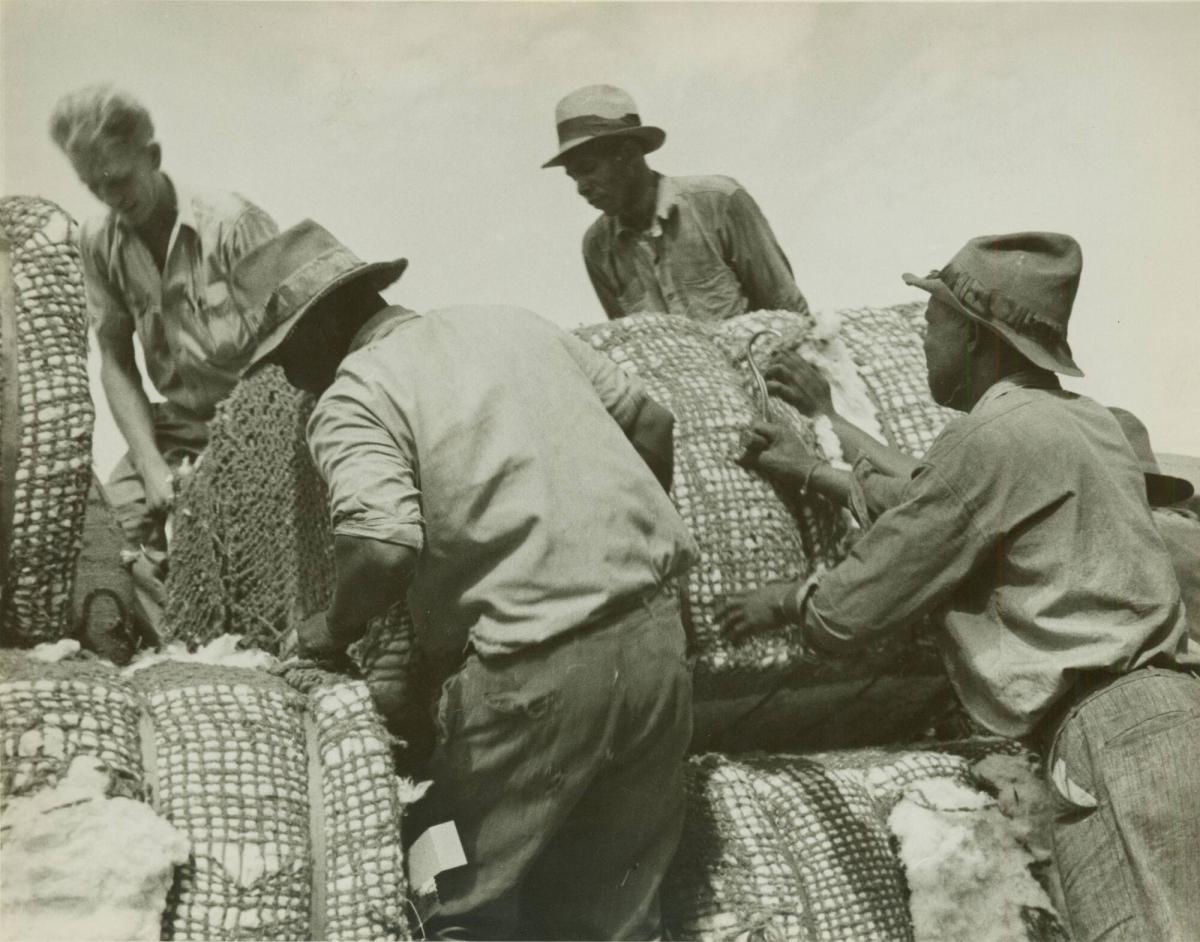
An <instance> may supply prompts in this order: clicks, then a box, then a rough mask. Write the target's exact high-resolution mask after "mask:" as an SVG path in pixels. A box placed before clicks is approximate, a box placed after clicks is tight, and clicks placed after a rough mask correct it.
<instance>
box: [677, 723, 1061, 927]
mask: <svg viewBox="0 0 1200 942" xmlns="http://www.w3.org/2000/svg"><path fill="white" fill-rule="evenodd" d="M959 745H960V744H958V743H950V744H940V745H938V746H934V747H931V748H930V750H929V751H914V750H891V751H885V750H861V751H849V752H838V753H828V754H824V755H813V756H793V755H761V754H759V755H749V756H742V757H737V758H734V757H729V756H723V755H717V754H709V755H704V756H697V757H693V758H692V759H691V760H690V762H689V765H688V769H687V817H686V819H685V823H684V830H683V836H682V839H681V842H680V847H679V851H678V853H677V854H676V856H675V860H674V862H673V863H672V865H671V868H670V870H669V871H668V873H667V877H666V880H665V881H664V885H663V916H664V920H665V923H666V926H667V929H668V931H669V932H670V934H671V937H672V938H686V939H699V940H712V942H717V940H729V939H761V940H784V939H787V940H797V942H818V940H820V942H835V940H836V942H873V940H878V942H896V940H905V939H908V940H912V939H913V938H914V926H913V918H912V909H911V906H912V904H913V900H912V896H911V891H910V888H909V886H908V884H907V880H906V875H905V868H904V865H903V864H902V862H901V859H900V857H899V856H898V841H897V838H896V836H895V835H894V834H893V833H892V830H891V829H890V827H889V816H890V815H891V813H892V811H893V809H895V808H896V806H897V804H898V803H899V802H900V801H901V800H902V798H904V797H905V796H906V795H908V794H911V792H909V791H908V790H909V789H911V788H913V787H914V786H920V785H922V784H923V783H928V782H933V781H943V782H945V781H948V782H951V783H953V784H955V785H959V786H962V787H965V788H967V789H970V790H971V791H973V792H982V791H983V790H984V786H983V784H982V783H981V781H980V780H979V778H978V776H977V775H976V774H975V772H974V770H973V763H974V762H976V761H977V760H978V759H979V758H981V757H983V756H986V755H989V754H992V753H995V752H1009V751H1011V750H1012V746H1013V744H1011V743H1010V742H1009V741H1005V740H995V739H991V740H978V741H975V742H971V743H965V744H962V745H963V746H964V747H965V748H962V749H960V748H959ZM980 797H981V798H983V795H982V794H981V795H980ZM984 800H985V801H986V799H984ZM981 804H982V802H981ZM984 810H985V809H983V808H979V809H973V810H972V812H970V813H973V814H978V813H980V812H982V811H984ZM1012 813H1015V814H1017V815H1018V816H1020V815H1021V814H1023V813H1025V812H1024V811H1021V812H1012ZM1020 826H1021V825H1018V827H1020ZM994 850H995V853H997V854H1000V853H1004V852H1011V851H1012V848H1010V847H1002V846H1000V845H999V844H997V845H996V846H995V848H994ZM1027 876H1028V878H1029V879H1030V880H1033V879H1034V877H1033V875H1032V874H1027ZM975 889H978V890H979V891H981V892H984V893H986V892H988V891H991V892H992V893H994V892H995V891H996V890H999V892H1000V893H1001V894H1002V893H1003V888H1002V887H1000V888H988V887H979V888H972V889H971V890H969V892H974V891H975ZM994 898H995V897H994V896H993V900H994ZM967 902H968V903H969V902H970V900H967ZM1027 909H1028V911H1026V910H1025V909H1022V910H1021V911H1020V913H1019V917H1018V920H1017V922H1018V926H1019V928H1018V929H1017V932H1016V933H1015V934H1013V935H1012V936H1010V937H1009V938H1010V942H1017V940H1018V939H1027V940H1030V942H1036V940H1041V942H1065V940H1066V936H1065V934H1064V933H1063V930H1062V927H1061V925H1060V923H1059V922H1058V919H1057V916H1056V915H1055V913H1054V911H1053V907H1052V906H1048V905H1047V906H1042V907H1032V906H1031V907H1027ZM922 928H925V927H922ZM985 935H986V937H988V938H996V937H997V936H996V935H995V934H994V933H992V934H990V935H989V934H986V933H982V932H981V933H980V935H979V936H977V937H980V938H982V937H984V936H985ZM916 936H917V937H918V938H926V939H928V938H930V936H929V935H928V934H927V933H924V934H923V933H916ZM955 938H962V937H961V936H955Z"/></svg>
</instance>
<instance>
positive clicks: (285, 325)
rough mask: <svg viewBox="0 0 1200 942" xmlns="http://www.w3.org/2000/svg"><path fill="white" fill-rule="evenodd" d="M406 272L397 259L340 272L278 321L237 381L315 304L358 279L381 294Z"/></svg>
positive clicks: (269, 354) (271, 352)
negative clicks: (288, 314)
mask: <svg viewBox="0 0 1200 942" xmlns="http://www.w3.org/2000/svg"><path fill="white" fill-rule="evenodd" d="M406 268H408V259H406V258H398V259H395V260H393V261H390V262H368V263H365V264H363V265H359V266H358V267H357V268H352V269H350V270H349V271H346V272H342V274H340V275H338V276H337V277H336V278H334V279H332V280H331V281H330V282H329V284H327V285H325V287H323V288H322V289H321V290H320V291H318V292H317V293H316V294H315V295H313V297H312V298H311V299H310V300H309V301H308V302H307V303H306V304H305V305H304V306H303V307H300V308H297V309H296V311H295V313H293V314H292V316H291V317H289V318H288V319H287V320H285V321H281V322H280V323H279V324H277V325H276V326H275V327H274V329H272V330H271V332H270V333H268V334H267V335H266V336H265V337H263V338H262V339H261V340H259V342H258V346H257V347H255V348H254V355H253V356H252V357H251V358H250V362H249V363H247V364H246V366H245V367H244V368H243V369H242V372H241V374H240V376H241V378H243V379H244V378H246V377H247V376H249V375H250V374H251V373H254V372H256V371H257V370H258V369H259V368H260V367H263V366H266V365H267V364H268V363H270V362H271V360H272V358H273V356H274V355H275V354H276V353H278V351H279V348H280V347H281V346H283V344H284V343H286V342H287V340H288V338H289V337H291V335H292V334H293V333H294V332H295V331H296V328H297V327H299V326H300V321H301V320H302V319H303V318H304V315H305V314H307V313H308V312H309V311H311V310H312V309H313V306H314V305H315V304H316V303H317V302H318V301H321V300H322V299H324V298H327V297H329V295H330V294H332V293H333V292H334V291H337V290H338V289H339V288H343V287H345V286H346V285H348V284H349V283H350V282H352V281H358V280H359V279H362V280H364V281H366V282H367V283H368V284H369V285H370V286H371V287H372V288H373V289H374V290H375V291H383V290H384V289H385V288H387V287H388V286H389V285H391V284H393V283H395V282H396V281H397V280H398V279H399V278H400V276H401V275H403V274H404V270H405V269H406Z"/></svg>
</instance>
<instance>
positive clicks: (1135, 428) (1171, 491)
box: [1108, 406, 1196, 507]
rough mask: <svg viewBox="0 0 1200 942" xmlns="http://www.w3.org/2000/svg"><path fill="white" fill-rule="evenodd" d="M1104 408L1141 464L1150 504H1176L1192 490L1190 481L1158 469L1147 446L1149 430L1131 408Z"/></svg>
mask: <svg viewBox="0 0 1200 942" xmlns="http://www.w3.org/2000/svg"><path fill="white" fill-rule="evenodd" d="M1108 411H1109V412H1111V413H1112V414H1113V416H1114V417H1115V418H1116V420H1117V423H1118V424H1119V425H1120V426H1121V431H1122V432H1124V433H1125V438H1126V439H1127V440H1128V441H1129V445H1130V447H1131V448H1132V449H1133V453H1134V455H1136V456H1137V460H1138V461H1139V462H1140V463H1141V465H1142V474H1143V475H1144V476H1145V478H1146V498H1147V499H1148V500H1149V501H1150V503H1151V504H1152V505H1153V506H1155V507H1165V506H1168V505H1170V504H1177V503H1179V502H1180V501H1184V500H1187V499H1188V498H1189V497H1191V496H1192V495H1193V494H1194V493H1195V492H1196V489H1195V488H1194V487H1192V482H1191V481H1188V480H1186V479H1185V478H1177V477H1175V476H1174V475H1171V474H1163V473H1162V469H1161V468H1159V466H1158V459H1157V458H1155V457H1154V449H1153V448H1151V447H1150V433H1149V432H1148V431H1146V426H1145V425H1144V424H1143V423H1142V420H1141V419H1139V418H1138V417H1137V416H1136V415H1134V414H1133V413H1132V412H1129V411H1127V410H1125V409H1119V408H1117V407H1116V406H1110V407H1109V409H1108Z"/></svg>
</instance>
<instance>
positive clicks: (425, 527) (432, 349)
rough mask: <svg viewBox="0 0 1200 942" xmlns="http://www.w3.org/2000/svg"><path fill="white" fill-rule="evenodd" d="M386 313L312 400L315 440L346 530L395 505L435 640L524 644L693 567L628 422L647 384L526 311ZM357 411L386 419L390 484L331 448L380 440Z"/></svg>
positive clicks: (420, 606)
mask: <svg viewBox="0 0 1200 942" xmlns="http://www.w3.org/2000/svg"><path fill="white" fill-rule="evenodd" d="M376 323H377V322H373V324H369V325H367V327H366V328H364V332H363V333H364V334H366V335H367V336H368V337H369V339H367V340H366V342H365V344H364V345H363V346H362V347H361V348H360V349H358V350H357V351H355V352H353V353H351V354H350V356H348V357H347V358H346V359H345V360H344V361H343V364H342V368H341V370H340V371H339V374H338V378H337V379H336V380H335V381H334V384H333V385H332V386H331V387H330V388H329V390H328V391H327V392H326V393H325V395H324V396H323V397H322V399H321V401H320V403H319V404H318V406H317V409H316V411H315V412H314V416H313V419H312V423H311V424H310V431H309V435H310V443H311V444H312V448H313V453H314V458H315V459H316V461H317V464H318V466H319V467H321V468H322V470H323V471H326V477H327V480H329V481H330V486H331V502H332V506H333V508H334V517H335V520H334V523H335V526H336V525H338V523H339V519H338V517H339V513H342V514H343V516H344V515H346V514H349V515H350V516H351V517H353V516H354V515H355V514H358V513H363V514H365V515H367V516H370V515H376V516H378V515H380V514H382V515H384V516H389V515H390V517H391V525H392V526H393V527H394V534H396V535H395V539H396V541H397V542H407V543H408V545H411V546H414V548H418V549H420V550H421V553H420V558H419V563H418V567H417V572H416V575H415V577H414V580H413V583H412V587H411V590H410V604H411V607H412V610H413V612H414V616H415V618H416V619H417V621H418V625H419V627H422V628H424V627H426V626H428V627H429V628H431V629H435V630H436V635H437V638H436V639H434V638H430V639H429V641H430V642H431V643H433V642H434V641H436V643H438V644H439V645H445V644H446V643H447V640H448V639H450V640H453V642H455V643H460V644H461V642H462V641H464V640H465V638H466V635H467V633H468V631H470V632H471V638H472V640H473V641H474V643H475V644H476V647H477V648H479V649H481V650H485V651H492V652H493V653H496V652H501V651H506V650H513V649H516V648H519V647H522V646H525V645H528V644H531V643H536V642H538V641H541V640H544V639H546V638H548V637H551V636H554V635H556V634H559V633H561V632H564V631H567V630H569V629H572V628H574V627H577V626H579V625H583V624H586V623H588V622H590V621H593V620H595V619H596V618H597V617H598V616H600V615H601V614H603V613H605V612H608V611H611V610H612V609H613V608H614V607H616V606H620V605H621V604H625V603H627V602H628V601H629V600H630V599H636V598H637V597H639V595H641V594H644V593H645V592H647V591H650V590H652V589H653V588H655V587H656V586H658V585H661V584H663V583H664V582H667V581H669V580H670V579H671V578H672V577H673V576H675V575H677V574H678V573H679V572H681V571H682V570H683V569H684V568H686V565H687V563H688V561H689V559H690V553H691V549H690V547H691V541H690V538H689V537H688V535H687V533H686V529H685V527H684V525H683V523H682V521H681V520H680V519H679V517H678V515H677V514H676V512H675V510H674V508H673V507H672V505H671V503H670V500H669V498H668V497H667V495H666V494H665V493H664V492H663V491H662V488H661V487H660V486H659V484H658V482H657V481H656V480H655V478H654V476H653V474H652V473H651V472H650V470H649V468H648V467H647V466H646V465H645V463H644V462H643V461H642V459H641V458H640V457H639V455H638V454H637V452H636V451H635V450H634V449H633V447H632V445H631V444H630V442H629V440H628V439H627V438H626V436H625V434H624V433H623V431H622V427H621V425H620V424H618V423H621V424H623V425H627V424H628V423H629V422H631V421H632V417H633V415H634V414H636V410H637V408H638V406H640V404H641V397H642V395H643V394H642V393H641V391H640V387H639V386H637V385H634V384H630V383H629V381H628V380H626V379H624V378H623V377H622V375H621V374H620V373H619V372H618V371H617V370H616V367H615V366H614V365H613V364H612V363H611V362H609V361H608V360H606V359H604V358H602V357H600V355H598V354H596V353H595V351H593V350H591V349H590V348H588V347H587V346H586V345H585V344H583V343H582V341H579V340H578V339H577V338H574V337H572V336H570V335H568V334H565V333H564V332H562V331H560V330H558V329H557V328H555V327H553V326H552V325H550V324H548V323H547V322H545V321H543V320H542V319H541V318H539V317H537V316H536V315H533V314H531V313H529V312H527V311H522V310H517V309H509V308H492V307H487V308H450V309H445V310H441V311H434V312H432V313H430V314H427V315H425V316H422V317H415V316H410V317H409V318H408V319H404V318H403V315H401V316H400V317H396V316H395V314H394V312H385V314H384V315H383V317H382V323H379V324H378V326H374V325H375V324H376ZM362 336H363V335H362V334H360V338H361V337H362ZM348 413H353V414H354V415H355V416H356V418H354V419H347V418H346V416H347V414H348ZM610 413H611V415H610ZM614 419H616V421H614ZM361 422H366V423H368V424H371V425H374V426H375V428H376V429H380V430H386V431H387V435H388V438H389V439H390V441H385V442H383V443H381V446H380V447H381V448H384V449H386V450H387V464H386V465H385V466H387V467H391V468H392V469H393V470H392V472H391V473H390V474H389V475H388V479H387V480H384V481H379V480H370V481H361V480H356V478H355V476H354V475H353V474H347V473H341V474H339V468H338V455H339V454H349V453H350V452H348V451H347V448H351V449H352V448H354V447H355V441H354V439H357V440H358V441H359V442H360V443H361V441H362V440H363V436H364V434H366V435H367V437H369V435H370V433H369V432H367V433H363V431H362V430H361V429H359V428H356V427H355V424H356V423H359V424H361ZM331 442H332V444H330V443H331ZM349 466H350V462H346V464H345V467H349ZM364 495H365V497H364ZM364 501H365V503H366V505H367V506H366V507H365V508H363V503H364ZM339 508H342V510H339ZM426 633H427V634H430V635H432V634H433V632H426Z"/></svg>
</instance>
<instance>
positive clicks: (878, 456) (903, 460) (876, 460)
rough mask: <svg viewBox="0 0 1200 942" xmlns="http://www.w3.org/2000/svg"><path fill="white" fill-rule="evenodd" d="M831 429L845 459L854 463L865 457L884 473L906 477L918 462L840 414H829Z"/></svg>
mask: <svg viewBox="0 0 1200 942" xmlns="http://www.w3.org/2000/svg"><path fill="white" fill-rule="evenodd" d="M830 420H831V421H832V423H833V431H834V433H835V434H836V435H837V437H838V441H839V442H841V444H842V451H843V452H844V454H845V457H846V460H847V461H848V462H849V463H850V464H854V462H856V461H857V460H858V459H859V458H866V459H867V460H868V461H870V462H871V464H873V465H874V466H875V467H876V468H877V469H879V470H880V471H882V472H883V473H884V474H890V475H892V476H893V477H899V478H908V477H911V476H912V473H913V471H915V470H916V468H917V464H918V462H917V461H916V459H914V458H913V457H911V456H910V455H906V454H905V453H904V452H902V451H900V450H899V449H898V448H892V447H891V446H890V445H885V444H884V443H883V442H881V441H879V440H878V439H876V438H874V437H873V436H871V435H868V434H867V433H866V432H864V431H863V430H862V429H860V428H859V427H858V426H857V425H855V424H854V423H853V422H850V421H848V420H846V419H844V418H842V417H841V416H840V415H832V416H830Z"/></svg>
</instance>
